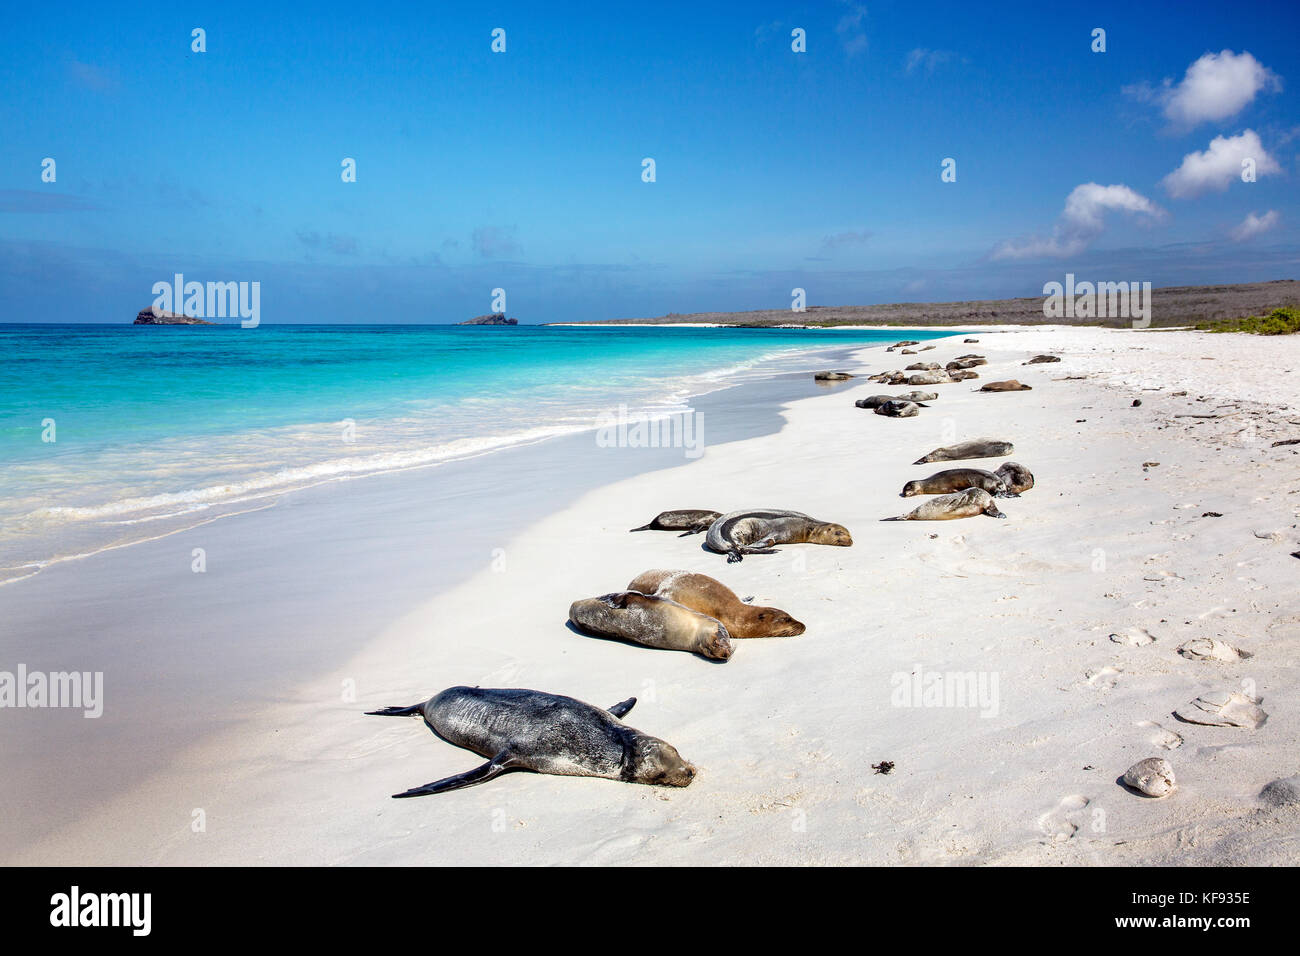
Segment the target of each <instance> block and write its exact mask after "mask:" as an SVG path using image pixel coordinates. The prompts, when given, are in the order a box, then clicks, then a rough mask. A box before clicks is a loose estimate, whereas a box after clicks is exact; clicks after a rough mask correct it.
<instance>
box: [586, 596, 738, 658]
mask: <svg viewBox="0 0 1300 956" xmlns="http://www.w3.org/2000/svg"><path fill="white" fill-rule="evenodd" d="M569 620H570V621H572V622H573V623H574V625H575V626H577V627H578V628H579V629H580V630H584V631H587V632H589V633H591V634H598V635H600V636H601V637H619V638H622V639H623V640H625V641H632V642H633V643H635V644H644V645H645V646H646V647H658V648H662V649H664V650H669V651H690V652H692V653H694V654H699V655H701V656H702V657H708V658H710V659H712V660H715V661H725V660H728V659H730V657H731V651H732V647H731V635H730V634H728V633H727V629H726V628H725V627H723V625H722V623H721V622H720V621H718V620H717V619H715V618H712V617H709V616H708V615H705V614H701V613H700V612H699V611H692V610H691V609H690V608H688V607H686V606H684V605H682V604H678V603H677V602H676V601H672V600H669V599H668V598H666V597H658V596H656V595H653V594H641V593H640V592H638V591H615V592H614V593H612V594H602V595H601V596H600V597H594V598H585V599H583V600H581V601H574V602H573V604H571V605H570V606H569Z"/></svg>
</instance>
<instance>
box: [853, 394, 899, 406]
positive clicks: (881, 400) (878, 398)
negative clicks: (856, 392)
mask: <svg viewBox="0 0 1300 956" xmlns="http://www.w3.org/2000/svg"><path fill="white" fill-rule="evenodd" d="M896 400H897V399H896V398H895V396H893V395H868V396H867V397H866V398H859V399H858V400H857V401H856V402H854V403H853V404H854V406H856V407H857V408H875V407H876V406H877V405H883V404H885V402H893V401H896Z"/></svg>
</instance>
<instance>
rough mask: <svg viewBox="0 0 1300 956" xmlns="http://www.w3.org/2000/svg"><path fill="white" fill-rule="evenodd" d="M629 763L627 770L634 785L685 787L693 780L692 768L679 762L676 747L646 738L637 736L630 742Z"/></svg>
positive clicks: (686, 763) (679, 755)
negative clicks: (634, 782)
mask: <svg viewBox="0 0 1300 956" xmlns="http://www.w3.org/2000/svg"><path fill="white" fill-rule="evenodd" d="M630 763H631V765H630V766H629V767H628V768H627V770H629V771H630V772H631V776H632V779H633V780H635V781H636V782H637V783H648V784H652V785H654V786H656V787H688V786H690V784H691V781H692V780H694V779H695V773H696V770H695V767H693V766H692V765H691V764H690V763H688V762H687V761H686V760H685V759H683V758H682V755H681V754H679V753H678V752H677V748H676V747H674V746H673V745H672V744H670V743H668V742H666V741H663V740H660V739H659V738H658V737H651V736H650V735H649V734H637V735H636V738H635V739H634V740H633V741H632V754H631V761H630Z"/></svg>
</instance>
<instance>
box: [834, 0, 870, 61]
mask: <svg viewBox="0 0 1300 956" xmlns="http://www.w3.org/2000/svg"><path fill="white" fill-rule="evenodd" d="M840 2H841V4H842V5H843V6H846V7H848V12H847V13H845V14H844V16H842V17H840V21H839V23H837V24H835V32H836V33H838V34H839V35H840V40H841V41H842V42H843V44H844V52H845V53H847V54H848V55H849V56H854V55H855V54H858V53H861V52H862V51H863V50H865V49H866V48H867V31H866V28H865V27H864V26H863V22H864V21H865V20H866V19H867V8H866V7H864V6H863V5H862V4H860V3H851V2H849V0H840Z"/></svg>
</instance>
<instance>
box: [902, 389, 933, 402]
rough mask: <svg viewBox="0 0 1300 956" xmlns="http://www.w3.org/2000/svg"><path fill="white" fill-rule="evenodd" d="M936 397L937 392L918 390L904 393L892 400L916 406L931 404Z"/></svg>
mask: <svg viewBox="0 0 1300 956" xmlns="http://www.w3.org/2000/svg"><path fill="white" fill-rule="evenodd" d="M938 397H939V393H938V392H922V391H918V390H913V391H910V392H904V393H903V394H902V395H895V396H894V398H896V399H897V400H898V401H900V402H916V403H917V404H918V405H919V404H921V402H933V401H934V400H935V399H936V398H938Z"/></svg>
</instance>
